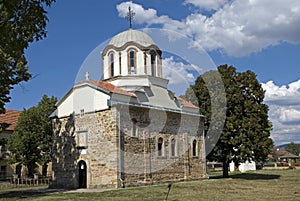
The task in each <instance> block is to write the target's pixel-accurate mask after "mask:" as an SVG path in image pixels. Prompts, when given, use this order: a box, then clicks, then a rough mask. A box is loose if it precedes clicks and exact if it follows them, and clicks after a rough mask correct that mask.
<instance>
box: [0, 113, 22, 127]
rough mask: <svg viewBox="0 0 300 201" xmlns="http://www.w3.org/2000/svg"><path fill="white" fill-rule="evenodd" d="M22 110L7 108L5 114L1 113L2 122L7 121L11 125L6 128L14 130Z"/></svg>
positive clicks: (0, 120) (0, 121)
mask: <svg viewBox="0 0 300 201" xmlns="http://www.w3.org/2000/svg"><path fill="white" fill-rule="evenodd" d="M20 114H21V112H20V111H16V110H6V112H5V114H0V123H6V124H8V125H9V126H8V127H7V128H6V129H5V130H10V131H13V130H14V129H15V127H16V125H17V122H18V119H19V116H20Z"/></svg>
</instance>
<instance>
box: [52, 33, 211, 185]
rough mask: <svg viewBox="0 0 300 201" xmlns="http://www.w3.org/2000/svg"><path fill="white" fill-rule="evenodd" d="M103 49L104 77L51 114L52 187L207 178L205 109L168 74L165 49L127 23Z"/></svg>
mask: <svg viewBox="0 0 300 201" xmlns="http://www.w3.org/2000/svg"><path fill="white" fill-rule="evenodd" d="M99 56H101V57H102V72H103V73H102V80H101V81H99V80H91V79H89V75H88V73H87V74H86V77H85V79H84V80H82V81H80V82H78V83H76V84H75V85H74V86H73V87H72V88H71V89H70V90H69V91H68V92H67V93H66V94H65V96H64V97H63V98H62V99H61V100H60V101H59V102H58V103H57V110H56V111H55V113H54V114H53V115H52V121H53V132H54V134H53V158H52V169H53V182H52V184H51V186H52V187H53V188H72V189H74V188H122V187H125V186H126V187H127V186H137V185H147V184H153V183H158V182H169V181H181V180H195V179H201V178H206V177H207V174H206V159H205V151H204V150H205V144H204V139H203V125H204V123H203V122H204V116H202V115H200V114H199V108H198V107H196V106H195V105H193V104H191V103H189V102H187V101H185V100H184V99H182V98H180V97H177V96H175V94H174V93H173V92H172V91H170V90H168V80H167V79H164V78H163V71H164V69H163V66H162V51H161V50H160V49H159V47H158V46H157V45H156V44H155V43H154V41H153V40H152V38H151V37H150V36H149V35H148V34H146V33H144V32H142V31H138V30H134V29H131V28H130V29H128V30H126V31H123V32H121V33H119V34H117V35H116V36H114V37H113V38H112V39H111V41H110V42H109V44H108V45H107V46H106V47H105V49H104V50H103V52H102V53H101V55H99Z"/></svg>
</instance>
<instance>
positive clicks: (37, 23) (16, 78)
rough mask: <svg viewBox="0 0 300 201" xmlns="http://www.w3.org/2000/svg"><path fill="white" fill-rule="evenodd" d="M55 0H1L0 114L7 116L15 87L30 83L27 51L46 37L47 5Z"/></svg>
mask: <svg viewBox="0 0 300 201" xmlns="http://www.w3.org/2000/svg"><path fill="white" fill-rule="evenodd" d="M53 2H55V0H1V1H0V72H1V73H0V113H4V106H5V103H7V102H9V101H10V99H11V97H10V96H9V92H10V90H11V89H12V88H13V86H14V85H16V84H18V83H20V82H22V81H28V80H29V79H30V78H31V74H30V73H29V72H28V66H27V60H26V58H25V55H24V50H25V49H27V48H28V46H29V43H31V42H33V41H38V40H41V39H43V38H44V37H46V25H47V21H48V18H47V16H46V14H47V12H46V11H45V9H44V7H45V6H50V5H51V3H53Z"/></svg>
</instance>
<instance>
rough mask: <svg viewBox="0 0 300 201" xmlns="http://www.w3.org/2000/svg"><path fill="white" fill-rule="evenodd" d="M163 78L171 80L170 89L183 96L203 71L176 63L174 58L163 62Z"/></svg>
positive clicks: (189, 65) (193, 66)
mask: <svg viewBox="0 0 300 201" xmlns="http://www.w3.org/2000/svg"><path fill="white" fill-rule="evenodd" d="M162 65H163V67H164V68H163V69H164V71H163V76H164V78H165V79H168V80H169V84H170V86H169V87H170V89H171V90H172V91H175V92H176V93H177V95H182V94H184V93H185V90H186V89H187V88H188V87H189V86H190V85H191V84H193V83H194V81H195V79H196V77H195V75H197V76H198V72H200V71H202V69H201V68H200V67H198V66H196V65H193V64H184V63H183V62H181V61H176V60H175V58H174V57H173V56H170V57H168V58H165V59H163V60H162Z"/></svg>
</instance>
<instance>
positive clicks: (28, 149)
mask: <svg viewBox="0 0 300 201" xmlns="http://www.w3.org/2000/svg"><path fill="white" fill-rule="evenodd" d="M56 102H57V99H56V98H55V97H51V98H49V97H48V96H47V95H44V96H43V98H42V100H41V101H40V102H39V103H38V105H37V106H36V107H31V108H29V109H28V110H24V111H23V112H22V113H21V115H20V117H19V120H18V123H17V125H16V128H15V131H14V135H13V136H12V137H11V138H10V140H9V142H8V149H9V151H10V152H11V155H10V160H11V162H12V163H18V164H22V165H25V166H26V167H27V169H28V175H29V176H32V175H33V173H34V171H35V168H36V167H37V163H38V164H40V165H42V166H43V167H47V163H48V162H50V160H51V149H52V126H51V120H50V118H49V116H50V115H51V113H52V112H53V111H54V110H55V103H56Z"/></svg>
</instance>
